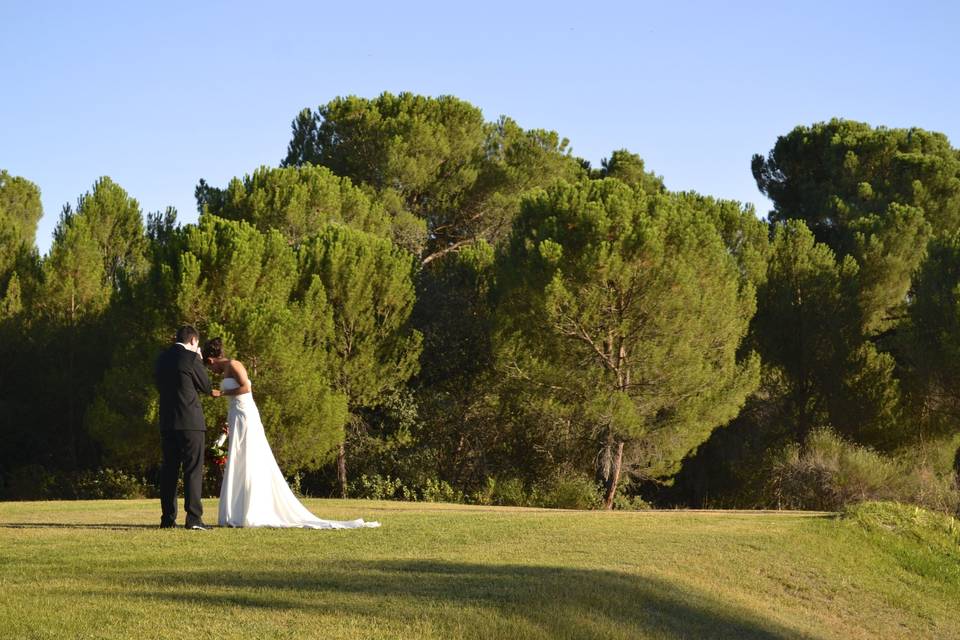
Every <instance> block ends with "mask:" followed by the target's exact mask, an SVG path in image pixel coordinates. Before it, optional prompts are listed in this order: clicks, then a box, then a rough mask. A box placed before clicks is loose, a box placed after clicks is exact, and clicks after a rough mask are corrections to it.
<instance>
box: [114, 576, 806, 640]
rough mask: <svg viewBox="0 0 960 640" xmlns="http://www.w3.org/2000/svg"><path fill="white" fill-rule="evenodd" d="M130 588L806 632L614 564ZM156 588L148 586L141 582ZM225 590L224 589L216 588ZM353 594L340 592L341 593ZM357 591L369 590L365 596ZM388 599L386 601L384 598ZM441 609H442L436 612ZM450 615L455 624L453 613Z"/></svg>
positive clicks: (168, 579)
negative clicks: (605, 567)
mask: <svg viewBox="0 0 960 640" xmlns="http://www.w3.org/2000/svg"><path fill="white" fill-rule="evenodd" d="M119 578H120V581H121V582H123V581H124V578H132V580H133V582H132V584H131V585H130V587H131V589H130V591H129V592H128V593H129V594H130V595H134V596H138V597H142V598H147V599H161V600H172V601H175V602H182V603H185V604H186V603H189V604H192V605H196V604H201V603H202V604H207V605H210V606H211V607H213V608H215V609H218V610H223V609H224V608H229V607H236V606H240V607H250V608H258V609H264V608H266V609H278V610H298V609H299V610H304V611H310V612H314V613H317V612H326V613H332V614H338V615H352V616H363V617H368V618H370V619H371V621H376V620H385V619H393V620H392V621H393V622H406V621H409V617H410V614H409V611H410V605H409V604H407V605H404V604H402V603H400V604H398V605H396V606H394V609H395V611H394V612H392V611H391V606H393V605H391V603H398V602H399V601H401V600H403V599H408V600H415V601H418V602H414V607H415V608H417V609H418V611H420V612H422V613H423V614H424V615H429V613H428V607H429V606H431V605H449V604H451V603H452V604H459V605H463V606H471V607H475V608H478V609H480V611H481V615H482V610H483V609H492V610H494V611H497V612H498V613H500V614H502V615H504V616H511V617H520V618H522V619H525V620H526V621H528V622H530V623H531V624H533V625H535V626H536V627H538V628H540V629H541V630H542V631H544V632H545V633H546V634H547V635H548V636H549V637H575V638H581V637H596V636H608V635H609V634H610V633H622V634H624V635H626V636H628V637H629V636H633V635H640V634H647V635H652V636H653V637H661V636H670V637H683V638H759V639H763V640H779V639H785V638H798V637H810V636H805V635H804V634H801V633H799V632H797V631H794V630H791V629H787V628H784V627H783V626H781V625H779V624H778V623H776V622H773V621H770V620H765V619H763V618H761V617H759V616H758V615H757V614H755V613H753V612H750V611H747V610H744V609H742V608H741V607H738V606H735V605H729V604H726V603H724V602H723V601H722V600H720V599H718V598H716V597H715V596H712V595H709V594H707V593H704V592H695V591H691V590H690V589H688V588H686V587H680V586H678V585H675V584H672V583H670V582H668V581H665V580H662V579H658V578H652V577H648V576H637V575H630V574H626V573H619V572H616V571H606V570H592V569H574V568H565V567H549V566H525V565H491V564H471V563H462V562H446V561H440V560H436V561H426V560H424V561H382V562H341V563H336V564H334V565H332V566H330V567H328V568H325V573H323V574H319V573H316V572H308V571H297V570H291V571H278V570H264V569H251V570H250V571H242V570H236V569H225V570H217V571H207V570H204V571H191V572H188V573H185V574H182V575H178V574H173V573H161V574H156V573H152V574H139V575H136V576H129V575H124V576H120V577H119ZM157 585H160V586H163V587H164V588H165V589H164V590H161V591H156V590H152V589H149V590H148V589H145V587H155V586H157ZM224 589H227V590H228V591H224ZM344 594H348V595H359V596H362V597H361V598H359V599H358V598H348V599H346V602H345V601H344V599H343V597H342V596H343V595H344ZM363 596H365V597H368V599H365V598H364V597H363ZM384 598H386V599H388V602H386V603H385V602H384V601H383V599H384ZM444 615H449V614H444ZM452 622H454V623H455V622H458V621H457V620H453V621H452Z"/></svg>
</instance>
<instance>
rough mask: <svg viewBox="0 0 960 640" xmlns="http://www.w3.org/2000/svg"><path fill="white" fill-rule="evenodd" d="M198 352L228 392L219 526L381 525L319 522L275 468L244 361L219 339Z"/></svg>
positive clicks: (373, 525)
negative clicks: (226, 354) (228, 354)
mask: <svg viewBox="0 0 960 640" xmlns="http://www.w3.org/2000/svg"><path fill="white" fill-rule="evenodd" d="M201 353H202V355H203V362H204V364H206V365H207V367H208V368H209V369H210V370H211V371H213V372H214V373H218V374H220V375H222V376H223V380H222V381H221V382H220V391H221V395H224V396H228V397H229V401H230V409H229V412H228V413H227V425H228V427H229V432H228V437H229V439H230V440H229V445H228V448H227V464H226V467H224V470H223V485H222V487H221V489H220V526H221V527H305V528H309V529H355V528H359V527H379V526H380V523H379V522H364V521H363V519H358V520H347V521H339V520H321V519H320V518H318V517H316V516H315V515H313V514H312V513H310V512H309V511H308V510H307V508H306V507H304V506H303V505H302V504H301V503H300V501H299V500H297V497H296V496H295V495H293V492H292V491H291V490H290V487H289V486H288V485H287V481H286V479H284V477H283V474H282V473H281V472H280V467H278V466H277V461H276V460H275V459H274V457H273V451H271V450H270V443H268V442H267V436H266V434H265V433H264V431H263V423H262V422H261V421H260V412H259V411H258V410H257V405H256V403H255V402H254V401H253V393H252V391H253V388H252V386H251V384H250V378H249V377H247V370H246V369H245V368H244V366H243V364H242V363H240V361H238V360H231V359H230V358H226V357H224V355H223V341H222V340H221V339H220V338H214V339H212V340H208V341H207V342H206V343H205V344H204V345H203V349H202V350H201Z"/></svg>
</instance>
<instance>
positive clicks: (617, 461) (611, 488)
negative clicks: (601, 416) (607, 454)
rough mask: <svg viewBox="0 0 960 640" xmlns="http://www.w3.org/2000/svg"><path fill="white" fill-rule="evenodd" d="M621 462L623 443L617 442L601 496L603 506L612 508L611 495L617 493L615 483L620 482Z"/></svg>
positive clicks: (608, 508)
mask: <svg viewBox="0 0 960 640" xmlns="http://www.w3.org/2000/svg"><path fill="white" fill-rule="evenodd" d="M622 464H623V443H622V442H618V443H617V452H616V454H615V455H614V456H613V464H611V466H610V473H609V474H608V475H607V491H606V493H605V494H604V496H603V508H604V509H607V510H610V509H613V497H614V496H615V495H617V484H618V483H619V482H620V466H621V465H622Z"/></svg>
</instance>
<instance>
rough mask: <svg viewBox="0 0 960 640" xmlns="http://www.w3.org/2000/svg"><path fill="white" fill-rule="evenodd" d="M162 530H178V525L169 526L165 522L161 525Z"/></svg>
mask: <svg viewBox="0 0 960 640" xmlns="http://www.w3.org/2000/svg"><path fill="white" fill-rule="evenodd" d="M160 528H161V529H176V528H177V525H176V524H167V523H165V522H161V523H160Z"/></svg>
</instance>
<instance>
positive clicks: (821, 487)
mask: <svg viewBox="0 0 960 640" xmlns="http://www.w3.org/2000/svg"><path fill="white" fill-rule="evenodd" d="M768 494H769V496H770V498H771V499H772V502H773V503H774V504H775V505H776V506H777V508H783V509H816V510H825V511H835V510H837V509H840V508H842V507H844V506H846V505H849V504H853V503H857V502H865V501H872V500H889V501H898V502H905V503H912V504H917V505H921V506H924V507H927V508H930V509H935V510H937V511H943V512H948V513H953V512H956V510H957V506H958V504H960V492H958V490H957V486H956V480H955V478H954V477H953V476H952V474H938V473H936V472H935V471H933V470H932V469H931V468H929V467H928V466H925V465H924V464H922V463H915V462H913V463H912V462H911V461H909V460H906V459H897V458H894V457H891V456H884V455H882V454H880V453H877V452H876V451H873V450H872V449H869V448H867V447H862V446H859V445H855V444H851V443H849V442H846V441H844V440H842V439H841V438H840V437H838V436H837V435H836V434H835V433H833V432H832V431H830V430H829V429H818V430H815V431H813V432H811V433H810V435H809V436H808V437H807V440H806V442H805V443H804V445H803V446H800V445H790V446H788V447H787V448H786V449H784V451H783V452H782V454H781V456H780V458H779V459H778V460H777V461H776V462H775V463H774V465H773V470H772V474H771V478H770V482H769V485H768Z"/></svg>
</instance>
